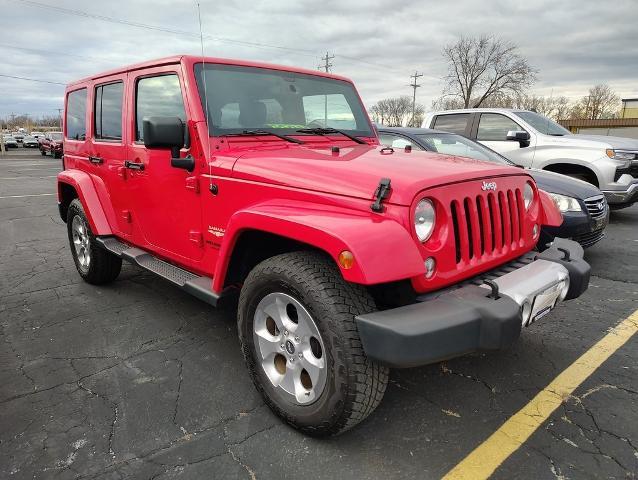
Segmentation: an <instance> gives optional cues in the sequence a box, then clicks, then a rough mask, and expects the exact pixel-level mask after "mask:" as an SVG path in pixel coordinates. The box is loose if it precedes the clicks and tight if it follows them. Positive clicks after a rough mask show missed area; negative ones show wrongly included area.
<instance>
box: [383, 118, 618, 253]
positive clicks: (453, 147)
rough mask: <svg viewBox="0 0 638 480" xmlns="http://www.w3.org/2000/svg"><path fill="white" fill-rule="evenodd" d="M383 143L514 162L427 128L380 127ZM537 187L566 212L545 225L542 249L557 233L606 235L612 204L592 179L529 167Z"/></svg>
mask: <svg viewBox="0 0 638 480" xmlns="http://www.w3.org/2000/svg"><path fill="white" fill-rule="evenodd" d="M378 131H379V138H380V141H381V143H382V144H383V145H387V146H390V147H392V148H405V147H406V146H407V145H410V146H411V148H412V149H415V150H427V151H430V152H438V153H442V154H446V155H455V156H461V157H469V158H474V159H476V160H484V161H488V162H494V163H500V164H506V165H514V163H512V162H511V161H509V160H508V159H507V158H505V157H503V156H502V155H500V154H498V153H497V152H495V151H494V150H491V149H490V148H487V147H486V146H484V145H481V144H479V143H477V142H474V141H472V140H470V139H468V138H465V137H463V136H461V135H457V134H454V133H447V132H441V131H438V130H431V129H427V128H389V127H378ZM527 171H528V172H529V173H530V175H532V177H534V180H536V184H537V185H538V188H540V189H541V190H545V191H546V192H547V193H549V194H550V195H551V196H552V198H553V199H554V202H555V203H556V205H557V206H558V208H559V209H560V211H561V213H562V214H563V224H562V225H561V226H560V227H547V226H545V227H543V228H542V229H541V237H540V239H539V241H538V243H539V247H540V248H541V249H543V248H545V247H546V246H547V245H548V244H550V243H551V242H552V241H553V240H554V238H555V237H561V238H570V239H572V240H576V241H577V242H578V243H580V244H581V245H582V246H583V247H585V248H586V247H591V246H592V245H594V244H596V243H598V242H599V241H600V240H601V239H602V238H603V237H604V235H605V227H606V226H607V223H608V221H609V208H608V207H607V202H606V201H605V196H604V195H603V194H602V192H601V191H600V190H598V188H596V187H595V186H593V185H591V184H590V183H587V182H583V181H581V180H578V179H575V178H571V177H568V176H566V175H561V174H558V173H554V172H549V171H545V170H538V169H535V168H533V169H527Z"/></svg>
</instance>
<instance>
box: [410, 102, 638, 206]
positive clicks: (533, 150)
mask: <svg viewBox="0 0 638 480" xmlns="http://www.w3.org/2000/svg"><path fill="white" fill-rule="evenodd" d="M422 126H423V127H426V128H435V129H437V130H444V131H446V132H452V133H457V134H459V135H463V136H465V137H468V138H470V139H472V140H476V141H477V142H479V143H482V144H483V145H486V146H488V147H490V148H491V149H493V150H496V151H497V152H498V153H500V154H502V155H504V156H505V157H507V158H508V159H510V160H511V161H512V162H514V163H516V164H518V165H521V166H524V167H534V168H539V169H542V170H549V171H552V172H556V173H562V174H565V175H569V176H571V177H575V178H578V179H580V180H584V181H586V182H589V183H591V184H593V185H596V186H597V187H598V188H599V189H600V190H602V192H603V193H604V194H605V197H606V198H607V201H608V203H609V205H610V207H611V208H615V209H618V208H624V207H628V206H630V205H632V204H633V203H635V202H637V201H638V140H634V139H631V138H621V137H610V136H602V135H580V134H576V135H575V134H572V133H571V132H570V131H569V130H567V129H565V128H563V127H561V126H560V125H559V124H558V123H556V122H554V121H553V120H550V119H549V118H547V117H544V116H543V115H540V114H538V113H536V112H530V111H527V110H513V109H505V108H475V109H466V110H448V111H440V112H433V113H430V114H428V115H427V116H426V117H425V120H424V122H423V125H422Z"/></svg>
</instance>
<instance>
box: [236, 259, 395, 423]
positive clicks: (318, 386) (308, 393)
mask: <svg viewBox="0 0 638 480" xmlns="http://www.w3.org/2000/svg"><path fill="white" fill-rule="evenodd" d="M374 310H375V304H374V301H373V299H372V297H371V296H370V294H369V293H368V292H367V291H366V289H365V288H364V287H362V286H360V285H354V284H350V283H347V282H346V281H344V280H343V277H342V276H341V274H340V272H339V270H338V269H337V267H336V265H335V264H334V262H332V261H331V260H330V259H329V258H327V257H325V256H324V255H322V254H320V253H315V252H292V253H286V254H283V255H278V256H275V257H272V258H269V259H267V260H264V261H263V262H262V263H260V264H259V265H257V266H256V267H255V268H254V269H253V270H252V271H251V272H250V274H249V275H248V278H247V279H246V281H245V283H244V285H243V288H242V290H241V294H240V297H239V311H238V330H239V337H240V341H241V346H242V351H243V354H244V358H245V360H246V363H247V365H248V369H249V372H250V376H251V378H252V380H253V382H254V383H255V386H256V387H257V389H258V390H259V392H260V393H261V394H262V396H263V397H264V400H265V402H266V403H267V404H268V406H269V407H270V408H271V409H272V410H273V411H274V412H275V413H276V414H277V415H279V416H280V417H282V418H283V419H284V420H285V421H286V422H288V423H289V424H291V425H292V426H294V427H295V428H298V429H299V430H302V431H303V432H305V433H308V434H313V435H331V434H338V433H341V432H343V431H345V430H348V429H349V428H352V427H353V426H355V425H356V424H358V423H359V422H361V421H362V420H363V419H365V418H366V417H367V416H368V415H370V413H372V411H373V410H374V409H375V408H376V407H377V405H378V404H379V402H380V401H381V399H382V398H383V394H384V392H385V388H386V385H387V382H388V369H387V367H384V366H381V365H379V364H377V363H375V362H373V361H372V360H370V359H369V358H368V357H366V355H365V352H364V351H363V347H362V345H361V339H360V338H359V334H358V331H357V327H356V323H355V319H354V317H355V316H356V315H360V314H364V313H369V312H371V311H374Z"/></svg>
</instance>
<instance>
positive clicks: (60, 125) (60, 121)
mask: <svg viewBox="0 0 638 480" xmlns="http://www.w3.org/2000/svg"><path fill="white" fill-rule="evenodd" d="M56 110H57V111H58V125H59V127H60V131H62V110H64V109H63V108H56Z"/></svg>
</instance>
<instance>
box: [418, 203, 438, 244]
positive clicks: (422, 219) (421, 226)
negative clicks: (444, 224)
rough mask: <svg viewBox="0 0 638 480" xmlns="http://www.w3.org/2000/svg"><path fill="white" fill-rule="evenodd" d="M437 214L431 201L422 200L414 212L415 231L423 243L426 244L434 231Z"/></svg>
mask: <svg viewBox="0 0 638 480" xmlns="http://www.w3.org/2000/svg"><path fill="white" fill-rule="evenodd" d="M435 220H436V213H435V211H434V205H433V204H432V201H431V200H428V199H427V198H425V199H423V200H421V201H420V202H419V203H417V205H416V209H415V210H414V230H415V232H416V236H417V237H418V238H419V240H420V241H421V242H425V241H426V240H427V239H428V238H430V236H431V235H432V232H433V231H434V224H435Z"/></svg>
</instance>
